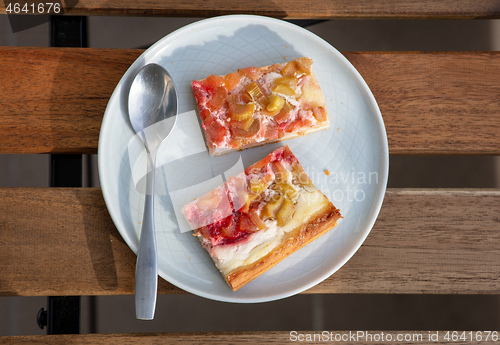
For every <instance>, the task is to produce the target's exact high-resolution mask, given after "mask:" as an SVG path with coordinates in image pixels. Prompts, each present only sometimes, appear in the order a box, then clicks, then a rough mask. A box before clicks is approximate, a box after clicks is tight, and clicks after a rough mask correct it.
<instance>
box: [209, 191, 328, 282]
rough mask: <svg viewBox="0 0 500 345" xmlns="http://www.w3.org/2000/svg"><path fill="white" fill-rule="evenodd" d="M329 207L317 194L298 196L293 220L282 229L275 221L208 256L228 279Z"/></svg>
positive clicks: (212, 251)
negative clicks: (286, 235)
mask: <svg viewBox="0 0 500 345" xmlns="http://www.w3.org/2000/svg"><path fill="white" fill-rule="evenodd" d="M327 205H328V199H326V197H325V196H323V194H322V193H321V192H320V191H314V192H310V193H308V192H305V191H302V192H301V193H300V195H299V200H298V201H297V204H296V209H295V213H294V215H293V217H292V219H291V220H290V221H289V222H288V223H287V224H286V225H285V226H283V227H281V226H278V225H277V223H276V220H272V221H266V225H267V228H266V229H263V230H260V231H257V232H255V233H253V234H251V235H250V236H249V237H247V239H246V240H245V241H243V243H235V244H224V245H220V246H215V247H212V249H211V256H212V258H213V260H214V262H215V265H216V266H217V268H218V269H219V270H220V271H221V272H222V273H223V274H224V275H227V274H229V273H230V272H231V271H233V270H234V269H236V268H238V267H240V266H246V265H249V264H251V263H253V262H255V261H257V260H259V259H260V258H262V257H263V256H265V255H267V254H268V253H269V252H270V251H271V250H273V249H274V248H276V247H277V246H278V245H279V244H280V243H281V240H282V238H283V236H285V234H286V233H287V232H290V231H292V230H293V229H295V228H297V227H298V226H300V225H302V224H303V223H305V222H307V221H308V220H309V219H311V217H313V216H314V215H315V214H317V213H318V212H319V211H321V210H322V209H323V208H324V207H326V206H327Z"/></svg>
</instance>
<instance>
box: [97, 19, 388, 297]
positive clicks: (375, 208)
mask: <svg viewBox="0 0 500 345" xmlns="http://www.w3.org/2000/svg"><path fill="white" fill-rule="evenodd" d="M225 20H245V21H246V23H251V24H255V22H256V21H258V22H259V23H261V24H262V23H263V24H264V25H266V24H269V23H270V24H274V25H282V26H284V27H287V28H289V29H291V30H298V31H300V32H301V34H305V35H306V36H308V37H310V38H311V39H314V40H316V41H318V42H319V43H321V44H322V45H323V47H326V48H328V50H329V51H331V52H332V53H333V54H334V55H335V56H336V57H337V58H339V59H340V60H342V62H343V65H344V66H345V67H347V68H348V69H349V71H350V73H353V74H354V76H355V77H356V81H357V82H358V85H359V86H360V87H361V88H362V89H363V91H364V93H365V95H364V96H367V97H368V100H369V106H370V108H371V112H373V113H374V114H373V115H376V120H377V121H376V123H377V125H378V126H377V131H378V132H379V134H380V135H379V136H380V137H379V138H377V139H378V140H380V144H381V146H382V152H381V155H380V159H381V165H380V167H381V171H380V173H381V174H382V175H383V176H382V181H380V183H379V184H378V188H377V190H376V192H375V196H374V200H373V203H372V206H371V207H370V209H369V213H368V215H367V216H366V224H367V226H366V230H365V231H364V232H363V235H362V236H359V237H358V238H357V240H356V241H353V245H352V248H353V249H352V250H351V251H349V252H348V253H349V254H348V255H345V256H344V258H343V259H342V260H340V261H339V262H338V263H337V264H336V265H334V266H332V267H331V268H330V269H328V270H327V272H326V273H324V274H322V275H319V276H318V278H316V279H312V280H311V281H309V282H308V283H305V284H302V285H301V286H300V287H298V288H295V289H291V290H287V291H285V292H282V293H280V294H273V295H271V296H268V297H266V298H252V297H249V298H241V297H230V298H224V296H221V295H216V296H214V295H212V294H211V293H205V292H204V291H202V290H201V289H193V288H191V287H190V286H186V284H183V283H182V282H180V281H178V280H177V279H173V278H172V277H169V279H166V278H164V277H163V276H162V277H161V278H162V279H165V280H166V281H168V282H169V283H171V284H172V285H175V286H177V287H178V288H180V289H182V290H184V291H187V292H189V293H192V294H195V295H198V296H200V297H204V298H207V299H211V300H216V301H222V302H236V303H260V302H269V301H275V300H279V299H283V298H287V297H290V296H293V295H296V294H298V293H301V292H303V291H306V290H308V289H310V288H311V287H313V286H315V285H317V284H319V283H321V282H323V281H324V280H325V279H327V278H328V277H330V276H331V275H332V274H334V273H335V272H337V271H338V270H339V269H340V268H341V267H343V266H344V265H345V263H346V262H347V261H349V260H350V259H351V258H352V256H353V255H354V254H355V253H356V252H357V251H358V250H359V248H360V247H361V245H362V244H363V243H364V241H365V240H366V238H367V237H368V235H369V234H370V232H371V230H372V229H373V226H374V224H375V222H376V219H377V217H378V214H379V213H380V210H381V207H382V204H383V201H384V197H385V194H386V189H387V181H388V175H389V147H388V139H387V133H386V128H385V124H384V120H383V117H382V114H381V112H380V108H379V106H378V103H377V101H376V99H375V97H374V95H373V93H372V91H371V90H370V88H369V86H368V84H367V83H366V81H365V80H364V79H363V77H362V76H361V74H360V73H359V72H358V70H357V69H356V68H355V67H354V66H353V65H352V63H351V62H350V61H349V60H348V59H347V58H346V57H345V56H344V55H343V54H342V53H340V52H339V51H338V50H337V49H336V48H334V47H333V46H332V45H331V44H330V43H328V42H327V41H325V40H324V39H323V38H321V37H319V36H318V35H316V34H314V33H312V32H310V31H308V30H307V29H304V28H302V27H300V26H298V25H295V24H293V23H289V22H286V21H284V20H281V19H276V18H270V17H265V16H259V15H248V14H230V15H223V16H216V17H211V18H207V19H202V20H199V21H196V22H193V23H190V24H187V25H185V26H182V27H180V28H178V29H176V30H174V31H173V32H171V33H169V34H167V35H165V36H164V37H163V38H161V39H159V40H158V41H157V42H155V43H154V44H153V45H151V46H150V47H149V48H148V49H146V50H145V51H144V52H142V53H141V54H140V55H139V56H138V57H137V58H136V60H134V62H133V63H132V64H131V65H130V66H129V68H128V69H127V70H126V71H125V73H124V74H123V75H122V77H121V78H120V81H119V82H118V83H117V84H116V86H115V89H114V91H113V93H112V95H111V96H110V98H109V100H108V103H107V106H106V109H105V111H104V115H103V120H102V123H101V127H100V128H101V130H100V133H99V141H98V148H99V147H102V146H103V145H105V144H104V143H105V141H106V138H105V137H104V135H103V132H104V131H102V128H103V127H104V126H105V125H106V124H107V123H108V122H109V121H111V119H110V116H111V115H108V108H109V107H110V104H111V103H112V102H111V100H112V99H113V98H114V97H118V96H119V95H117V93H118V90H117V89H118V86H120V85H123V81H124V80H125V78H126V77H127V75H128V74H129V73H130V71H131V70H133V69H135V68H137V65H139V64H140V63H141V62H144V60H145V57H146V56H147V55H155V54H157V52H156V50H157V49H159V47H163V45H164V42H166V41H168V40H170V39H172V38H175V36H177V35H184V34H185V32H186V31H188V30H190V29H192V28H193V27H199V26H203V25H209V24H210V23H212V22H219V23H220V21H225ZM100 152H101V150H99V149H98V173H99V179H100V181H104V180H106V179H107V178H106V177H105V176H104V175H105V173H104V170H105V168H104V167H105V166H106V164H105V163H104V162H103V159H104V157H103V154H100ZM107 188H108V187H107V186H106V185H105V184H104V183H101V191H102V194H103V198H104V202H105V205H106V208H107V209H108V213H109V214H110V217H111V219H112V221H113V224H114V225H115V227H116V229H117V230H118V232H119V234H120V236H121V237H122V239H123V240H124V241H125V243H126V244H127V246H128V247H129V248H130V249H131V250H132V251H133V252H134V254H137V246H136V245H135V243H133V241H132V239H131V238H130V236H127V235H126V234H124V231H123V229H120V227H119V226H118V224H119V225H121V224H122V222H121V219H117V218H118V217H117V216H116V214H119V212H118V213H116V212H117V211H116V209H115V207H113V206H112V205H113V202H111V198H112V197H111V195H110V194H108V192H109V191H108V189H107ZM111 209H112V210H113V212H112V211H111Z"/></svg>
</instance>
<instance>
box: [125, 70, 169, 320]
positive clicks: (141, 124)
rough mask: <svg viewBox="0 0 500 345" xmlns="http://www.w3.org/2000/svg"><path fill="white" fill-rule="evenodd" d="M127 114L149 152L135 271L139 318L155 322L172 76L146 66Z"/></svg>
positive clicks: (133, 87)
mask: <svg viewBox="0 0 500 345" xmlns="http://www.w3.org/2000/svg"><path fill="white" fill-rule="evenodd" d="M128 112H129V118H130V123H131V124H132V128H133V129H134V131H135V132H136V133H137V135H138V136H139V137H140V138H141V140H142V141H143V143H144V146H145V148H146V152H147V157H148V159H147V162H148V170H147V171H148V173H147V175H146V191H145V194H146V198H145V204H144V216H143V221H142V229H141V235H140V239H139V249H138V251H137V263H136V269H135V310H136V317H137V319H141V320H152V319H153V318H154V313H155V309H156V296H157V289H158V263H157V249H156V237H155V228H154V184H155V166H156V152H157V150H158V148H159V146H160V145H161V143H162V142H163V141H164V140H165V139H166V138H167V137H168V135H169V134H170V132H171V131H172V129H173V127H174V125H175V122H176V120H177V116H175V115H177V92H176V89H175V85H174V83H173V81H172V77H171V76H170V74H169V73H168V72H167V71H166V70H165V69H164V68H163V67H161V66H160V65H157V64H153V63H151V64H147V65H146V66H144V67H143V68H141V69H140V70H139V72H138V73H137V75H136V76H135V78H134V80H133V81H132V85H131V87H130V92H129V98H128Z"/></svg>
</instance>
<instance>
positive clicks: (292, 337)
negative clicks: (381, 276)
mask: <svg viewBox="0 0 500 345" xmlns="http://www.w3.org/2000/svg"><path fill="white" fill-rule="evenodd" d="M457 333H458V335H457ZM457 333H452V332H448V331H404V330H402V331H371V330H368V331H364V330H355V331H347V330H322V331H289V332H286V331H285V332H283V331H280V332H269V331H268V332H238V333H235V332H224V333H222V332H221V333H218V332H217V333H215V332H214V333H209V332H204V333H142V334H141V333H139V334H84V335H75V334H71V335H34V336H33V335H32V336H9V337H0V344H6V345H7V344H8V345H22V344H39V345H45V344H47V345H67V344H72V345H78V344H93V345H101V344H106V345H112V344H116V345H127V344H143V345H150V344H173V345H175V344H180V345H190V344H219V345H229V344H252V345H253V344H288V343H294V342H296V343H307V344H325V343H327V344H333V343H335V344H356V345H363V344H374V343H376V344H408V345H418V344H437V345H439V344H451V343H457V344H498V338H497V336H498V331H495V332H490V333H488V332H480V331H477V332H476V331H473V332H465V333H464V337H465V339H466V341H463V339H460V338H458V339H456V340H452V339H455V338H454V337H455V335H456V336H457V337H460V336H462V331H460V332H457ZM447 336H448V338H447ZM336 339H337V340H336Z"/></svg>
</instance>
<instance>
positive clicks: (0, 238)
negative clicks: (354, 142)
mask: <svg viewBox="0 0 500 345" xmlns="http://www.w3.org/2000/svg"><path fill="white" fill-rule="evenodd" d="M249 6H251V7H249ZM0 13H5V4H4V3H3V2H2V3H0ZM228 13H252V14H261V15H269V16H274V17H279V18H313V19H318V18H321V19H323V18H436V19H449V18H500V6H499V4H498V1H494V0H482V1H473V0H468V1H462V2H460V5H459V6H458V5H457V4H456V3H455V2H452V1H446V0H441V1H424V0H420V1H405V0H403V1H386V2H372V1H365V0H363V1H359V2H356V4H352V2H350V1H346V0H340V1H324V0H322V1H317V2H314V4H313V5H311V3H308V2H304V1H300V2H299V1H285V0H277V1H272V2H269V1H265V2H264V1H254V2H252V3H251V5H250V3H249V2H248V1H239V0H238V1H221V0H215V2H205V1H201V0H194V1H189V2H187V1H180V2H166V1H153V2H146V3H141V2H137V1H128V0H125V1H120V2H118V1H98V0H80V1H79V2H78V3H77V4H76V5H75V6H74V7H73V8H72V9H71V10H69V11H68V14H71V15H108V14H110V15H143V14H144V15H151V16H213V15H219V14H228ZM141 52H142V50H121V49H89V48H87V49H85V48H19V47H0V76H1V77H2V82H1V83H0V94H1V95H2V97H1V98H0V113H1V116H0V153H18V154H19V153H20V154H33V153H36V154H40V153H51V154H58V153H96V152H97V143H98V135H99V129H100V125H101V120H102V116H103V113H104V109H105V106H106V104H107V102H108V99H109V97H110V95H111V93H112V92H113V90H114V88H115V86H116V84H117V83H118V81H119V79H120V78H121V76H122V74H123V73H124V72H125V71H126V69H127V68H128V67H129V66H130V64H131V63H132V62H133V61H134V60H135V59H136V58H137V57H138V56H139V55H140V54H141ZM343 54H344V55H345V56H346V58H347V59H348V60H349V61H350V62H351V63H352V64H353V65H354V66H355V67H356V68H357V69H358V71H359V72H360V74H361V75H362V76H363V78H364V79H365V80H366V82H367V84H368V85H369V87H370V89H371V90H372V92H373V94H374V96H375V98H376V99H377V102H378V104H379V106H380V110H381V112H382V115H383V118H384V122H385V125H386V129H387V135H388V141H389V149H390V154H391V155H499V154H500V82H499V80H500V53H499V52H454V53H445V52H433V53H422V52H390V53H378V52H365V53H361V52H343ZM96 77H98V78H99V80H100V83H94V78H96ZM75 79H77V80H79V82H78V83H73V82H69V80H75ZM25 85H30V88H26V87H25ZM75 123H77V124H78V126H75ZM0 200H1V201H0V272H1V275H0V295H2V296H52V295H57V296H70V295H123V294H133V292H134V291H133V290H134V269H135V255H134V254H133V252H132V251H131V250H130V249H129V248H128V246H127V245H126V244H125V243H124V241H123V240H122V239H121V237H120V235H119V233H118V231H117V230H116V228H115V227H114V225H113V223H112V221H111V219H110V216H109V214H108V212H107V210H106V207H105V204H104V201H103V198H102V194H101V191H100V189H98V188H0ZM499 206H500V190H499V189H388V191H387V193H386V197H385V201H384V204H383V207H382V209H381V212H380V215H379V217H378V219H377V222H376V224H375V226H374V228H373V230H372V232H371V233H370V235H369V237H368V238H367V240H366V242H365V243H364V244H363V245H362V247H361V248H360V249H359V251H358V252H357V253H356V254H355V255H354V257H353V258H352V259H351V260H350V261H349V262H348V263H347V264H346V265H345V266H344V267H342V268H341V269H340V270H339V271H338V272H337V273H335V274H334V275H333V276H332V277H330V278H329V279H327V280H326V281H324V282H322V283H321V284H319V285H317V286H315V287H313V288H311V289H310V290H308V291H306V292H305V293H309V294H333V293H357V294H370V293H385V294H409V293H416V294H495V295H497V294H499V293H500V278H499V277H500V218H499V217H500V215H499V208H500V207H499ZM82 244H84V245H82ZM40 262H43V263H44V264H43V265H40ZM68 266H71V268H72V269H71V270H67V269H66V268H67V267H68ZM95 267H99V271H98V272H97V271H96V269H95ZM34 280H35V281H34ZM68 282H71V284H68ZM159 290H160V293H162V294H176V293H183V291H180V290H179V289H178V288H176V287H174V286H172V285H171V284H169V283H167V282H165V281H163V280H161V282H160V286H159ZM207 340H210V341H213V342H218V343H220V344H226V343H236V342H243V343H252V344H253V343H260V342H270V343H282V342H287V341H289V340H290V339H289V333H288V332H266V333H258V334H257V333H202V334H200V333H195V334H186V333H175V334H138V335H137V334H111V335H53V336H25V337H21V336H15V337H0V344H24V343H33V342H35V343H40V344H45V343H47V344H48V343H50V344H54V343H55V344H67V343H72V344H80V343H82V344H83V343H92V344H126V343H133V342H134V343H135V342H141V343H144V344H150V343H151V344H152V343H163V342H169V343H182V344H195V343H199V342H201V341H207ZM439 342H441V343H445V342H446V341H445V340H443V339H440V340H439ZM482 343H484V342H482Z"/></svg>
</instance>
